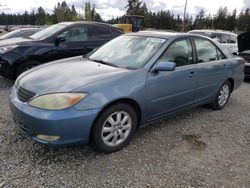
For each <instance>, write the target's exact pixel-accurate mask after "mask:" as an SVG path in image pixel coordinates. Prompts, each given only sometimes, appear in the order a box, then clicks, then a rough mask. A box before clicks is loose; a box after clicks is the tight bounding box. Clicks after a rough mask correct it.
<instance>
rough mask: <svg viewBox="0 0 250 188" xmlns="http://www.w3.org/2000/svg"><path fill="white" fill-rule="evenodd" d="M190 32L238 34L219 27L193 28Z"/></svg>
mask: <svg viewBox="0 0 250 188" xmlns="http://www.w3.org/2000/svg"><path fill="white" fill-rule="evenodd" d="M189 32H206V33H224V34H231V35H237V34H235V33H233V32H230V31H224V30H217V29H197V30H191V31H189Z"/></svg>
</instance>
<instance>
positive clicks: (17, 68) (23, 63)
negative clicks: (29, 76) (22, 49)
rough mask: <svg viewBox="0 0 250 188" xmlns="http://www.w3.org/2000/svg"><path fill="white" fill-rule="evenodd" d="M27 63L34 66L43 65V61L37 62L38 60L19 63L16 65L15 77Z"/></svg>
mask: <svg viewBox="0 0 250 188" xmlns="http://www.w3.org/2000/svg"><path fill="white" fill-rule="evenodd" d="M27 63H34V64H37V65H39V64H41V61H39V60H36V59H25V60H23V61H21V62H19V63H18V64H16V67H15V73H14V74H15V76H16V75H17V73H18V71H19V69H20V67H22V66H24V65H25V64H27Z"/></svg>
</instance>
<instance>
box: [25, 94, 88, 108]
mask: <svg viewBox="0 0 250 188" xmlns="http://www.w3.org/2000/svg"><path fill="white" fill-rule="evenodd" d="M87 95H88V94H87V93H54V94H48V95H42V96H39V97H37V98H35V99H33V100H31V101H30V102H29V105H30V106H33V107H36V108H42V109H47V110H62V109H65V108H68V107H70V106H73V105H75V104H77V103H78V102H80V101H81V100H82V99H84V98H85V97H87Z"/></svg>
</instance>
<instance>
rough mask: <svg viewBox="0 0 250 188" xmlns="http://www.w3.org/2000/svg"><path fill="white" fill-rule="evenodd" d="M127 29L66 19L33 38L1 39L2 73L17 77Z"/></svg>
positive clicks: (6, 75)
mask: <svg viewBox="0 0 250 188" xmlns="http://www.w3.org/2000/svg"><path fill="white" fill-rule="evenodd" d="M122 33H123V31H122V30H121V29H119V28H116V27H113V26H111V25H108V24H103V23H96V22H63V23H59V24H56V25H52V26H50V27H47V28H45V29H43V30H41V31H39V32H37V33H36V34H34V35H32V36H30V37H29V38H14V39H8V40H3V41H1V42H0V75H2V76H4V77H8V78H16V77H17V76H18V75H20V74H21V73H22V72H24V71H26V70H28V69H30V68H32V67H34V66H37V65H39V64H42V63H46V62H49V61H53V60H57V59H62V58H67V57H72V56H77V55H83V54H87V53H89V52H90V51H92V50H93V49H95V48H97V47H99V46H101V45H103V44H105V43H106V42H108V41H109V40H111V39H113V38H115V37H117V36H119V35H121V34H122Z"/></svg>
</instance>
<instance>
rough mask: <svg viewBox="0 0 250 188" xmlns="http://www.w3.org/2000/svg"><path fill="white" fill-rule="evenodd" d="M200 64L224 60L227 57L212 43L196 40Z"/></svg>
mask: <svg viewBox="0 0 250 188" xmlns="http://www.w3.org/2000/svg"><path fill="white" fill-rule="evenodd" d="M194 42H195V46H196V51H197V58H198V62H200V63H202V62H209V61H216V60H220V59H224V58H225V56H224V55H223V54H222V53H221V52H220V51H219V49H218V48H217V47H216V46H214V45H213V44H212V43H211V42H210V41H208V40H204V39H194Z"/></svg>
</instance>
